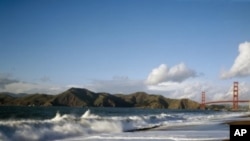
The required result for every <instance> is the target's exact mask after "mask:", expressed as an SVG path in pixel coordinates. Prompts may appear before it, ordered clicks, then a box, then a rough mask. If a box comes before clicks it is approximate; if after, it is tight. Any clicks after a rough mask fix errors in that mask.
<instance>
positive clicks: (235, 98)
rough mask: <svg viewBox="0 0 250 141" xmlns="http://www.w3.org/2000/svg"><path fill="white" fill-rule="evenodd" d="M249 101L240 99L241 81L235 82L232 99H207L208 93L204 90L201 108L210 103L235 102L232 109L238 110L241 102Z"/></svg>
mask: <svg viewBox="0 0 250 141" xmlns="http://www.w3.org/2000/svg"><path fill="white" fill-rule="evenodd" d="M242 102H245V103H246V102H249V104H250V100H240V99H239V82H234V83H233V99H232V100H216V101H208V102H207V101H206V93H205V92H204V91H203V92H202V94H201V103H200V109H205V108H206V105H208V104H217V103H233V106H232V110H238V108H239V103H242Z"/></svg>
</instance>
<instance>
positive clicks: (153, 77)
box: [146, 63, 196, 85]
mask: <svg viewBox="0 0 250 141" xmlns="http://www.w3.org/2000/svg"><path fill="white" fill-rule="evenodd" d="M195 76H196V72H195V71H194V70H192V69H189V68H188V67H187V66H186V65H185V64H184V63H180V64H178V65H176V66H173V67H171V68H169V67H168V66H167V65H166V64H161V65H160V66H159V67H158V68H155V69H153V70H152V71H151V73H150V74H149V75H148V78H147V80H146V84H149V85H157V84H159V83H162V82H166V81H172V82H182V81H184V80H186V79H188V78H190V77H195Z"/></svg>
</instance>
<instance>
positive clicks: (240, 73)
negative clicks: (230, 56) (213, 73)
mask: <svg viewBox="0 0 250 141" xmlns="http://www.w3.org/2000/svg"><path fill="white" fill-rule="evenodd" d="M246 76H250V42H245V43H241V44H240V45H239V55H238V56H237V58H236V59H235V61H234V64H233V66H232V67H231V68H230V70H228V71H224V72H222V73H221V78H223V79H227V78H233V77H246Z"/></svg>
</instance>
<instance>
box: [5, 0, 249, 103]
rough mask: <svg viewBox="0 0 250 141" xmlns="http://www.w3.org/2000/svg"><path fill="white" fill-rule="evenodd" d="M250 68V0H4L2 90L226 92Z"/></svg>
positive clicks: (245, 90) (244, 84)
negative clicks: (71, 89) (86, 89)
mask: <svg viewBox="0 0 250 141" xmlns="http://www.w3.org/2000/svg"><path fill="white" fill-rule="evenodd" d="M249 76H250V1H248V0H21V1H20V0H0V92H3V91H8V92H15V93H22V92H27V93H34V92H39V93H42V92H46V93H51V94H57V93H59V92H62V91H64V90H66V89H68V88H70V87H84V88H88V89H90V90H92V91H96V92H100V91H105V92H110V93H120V92H122V93H132V92H136V91H146V92H149V93H156V94H163V95H164V96H167V97H173V98H180V97H187V98H192V99H195V100H199V99H200V93H201V91H202V90H205V91H206V92H207V94H208V97H210V98H211V99H218V98H222V97H223V98H224V96H228V97H230V98H231V95H230V92H231V91H230V87H231V86H232V83H233V81H239V83H240V84H241V88H242V89H241V90H242V91H241V92H242V96H244V94H245V96H247V94H249V93H250V78H249ZM248 97H249V96H248ZM249 99H250V98H249Z"/></svg>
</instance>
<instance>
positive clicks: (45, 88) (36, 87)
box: [2, 82, 65, 94]
mask: <svg viewBox="0 0 250 141" xmlns="http://www.w3.org/2000/svg"><path fill="white" fill-rule="evenodd" d="M64 90H65V88H64V87H59V86H52V85H48V84H36V83H27V82H14V83H11V84H7V85H5V88H4V89H3V90H2V91H6V92H11V93H28V94H30V93H46V94H58V93H60V92H62V91H64Z"/></svg>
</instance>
